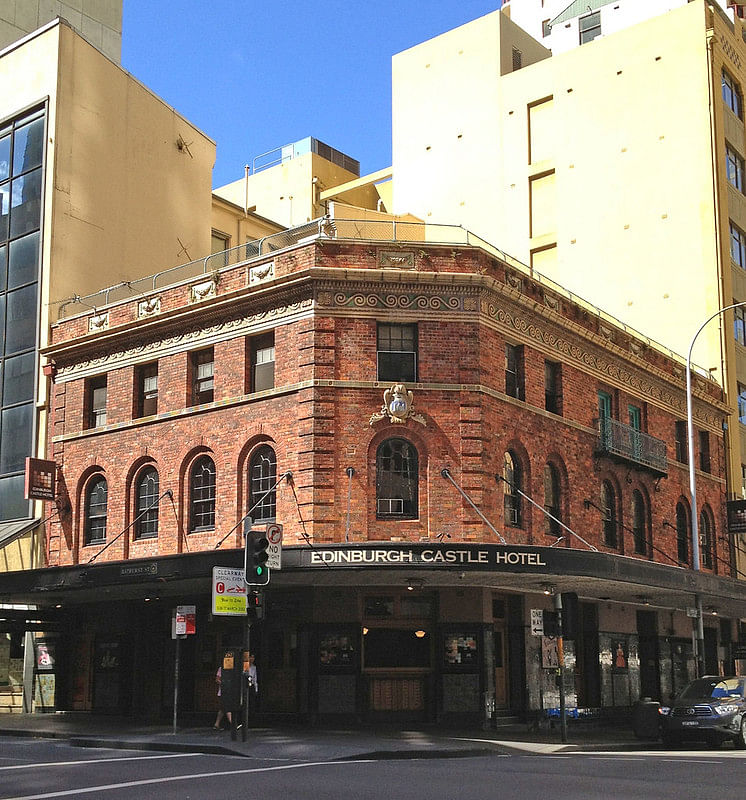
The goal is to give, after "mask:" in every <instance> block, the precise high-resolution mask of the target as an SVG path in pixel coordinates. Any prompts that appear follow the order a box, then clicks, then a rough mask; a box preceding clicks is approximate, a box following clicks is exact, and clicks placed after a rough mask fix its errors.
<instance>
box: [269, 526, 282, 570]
mask: <svg viewBox="0 0 746 800" xmlns="http://www.w3.org/2000/svg"><path fill="white" fill-rule="evenodd" d="M267 541H268V542H269V545H268V546H267V553H268V554H269V558H268V559H267V566H268V567H269V568H270V569H282V566H281V564H282V525H279V524H276V523H272V524H271V525H267Z"/></svg>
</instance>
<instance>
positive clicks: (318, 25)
mask: <svg viewBox="0 0 746 800" xmlns="http://www.w3.org/2000/svg"><path fill="white" fill-rule="evenodd" d="M499 6H500V0H459V2H452V0H411V1H409V0H403V2H398V3H395V2H391V0H379V2H355V0H347V2H345V1H344V0H323V2H319V3H303V2H300V0H274V2H273V0H263V2H262V0H257V1H255V0H181V2H179V3H173V2H166V0H124V18H123V22H122V28H123V33H122V66H124V68H125V69H127V70H128V71H129V72H131V73H132V74H133V75H134V76H135V77H136V78H138V80H140V81H142V82H143V83H144V84H145V85H146V86H148V87H149V88H150V89H152V90H153V91H154V92H155V93H156V94H158V95H160V96H161V97H162V98H163V99H164V100H165V101H166V102H167V103H169V104H170V105H172V106H173V107H174V108H176V109H177V110H178V111H179V112H180V113H181V114H183V115H184V116H185V117H186V118H187V119H188V120H190V121H191V122H192V123H194V124H195V125H196V126H197V127H198V128H200V129H201V130H202V131H204V132H205V133H206V134H207V135H208V136H210V137H211V138H212V139H214V140H215V141H216V142H217V161H216V164H215V170H214V173H213V185H214V186H221V185H223V184H225V183H228V182H229V181H232V180H237V179H238V178H241V177H242V176H243V167H244V164H246V163H249V164H250V163H251V161H252V159H253V158H254V156H257V155H259V154H261V153H263V152H266V151H267V150H271V149H273V148H275V147H280V146H281V145H283V144H288V143H289V142H294V141H297V140H298V139H303V138H304V137H306V136H315V137H316V138H317V139H321V140H322V141H324V142H326V143H327V144H329V145H331V146H332V147H336V148H337V149H339V150H342V151H344V152H345V153H347V154H348V155H350V156H352V157H353V158H357V159H358V160H359V161H360V162H361V165H360V168H361V173H362V174H365V173H367V172H372V171H373V170H377V169H381V168H383V167H387V166H389V165H390V163H391V56H392V55H393V54H394V53H397V52H399V51H400V50H405V49H407V48H408V47H412V46H413V45H415V44H417V43H418V42H422V41H424V40H425V39H429V38H431V37H433V36H436V35H438V34H440V33H443V32H444V31H447V30H450V29H451V28H455V27H456V26H458V25H461V24H463V23H465V22H468V21H469V20H472V19H475V18H476V17H479V16H482V15H483V14H487V13H489V12H490V11H494V10H495V9H496V8H499Z"/></svg>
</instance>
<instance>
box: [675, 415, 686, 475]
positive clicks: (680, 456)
mask: <svg viewBox="0 0 746 800" xmlns="http://www.w3.org/2000/svg"><path fill="white" fill-rule="evenodd" d="M674 445H675V448H676V460H677V461H678V462H679V463H680V464H686V462H687V449H686V422H682V421H681V420H679V421H678V422H677V423H676V426H675V430H674Z"/></svg>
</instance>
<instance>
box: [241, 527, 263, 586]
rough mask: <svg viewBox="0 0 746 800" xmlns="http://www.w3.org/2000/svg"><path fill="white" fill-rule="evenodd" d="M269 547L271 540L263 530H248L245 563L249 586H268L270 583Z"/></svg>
mask: <svg viewBox="0 0 746 800" xmlns="http://www.w3.org/2000/svg"><path fill="white" fill-rule="evenodd" d="M268 547H269V540H268V539H267V537H266V536H265V535H264V533H263V532H262V531H248V533H247V534H246V563H245V574H246V578H245V580H246V584H247V586H266V585H267V584H268V583H269V567H268V566H267V559H268V558H269V553H268V552H267V548H268Z"/></svg>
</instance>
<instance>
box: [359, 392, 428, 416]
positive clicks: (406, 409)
mask: <svg viewBox="0 0 746 800" xmlns="http://www.w3.org/2000/svg"><path fill="white" fill-rule="evenodd" d="M386 418H388V419H389V421H391V422H394V423H403V422H406V421H407V420H408V419H412V420H414V421H415V422H419V423H420V424H421V425H427V422H426V421H425V418H424V417H423V416H422V414H418V413H417V412H416V411H415V410H414V395H413V394H412V392H411V391H410V390H409V389H407V387H406V386H405V385H404V384H403V383H395V384H394V385H393V386H392V387H391V388H389V389H386V391H385V392H384V393H383V405H382V406H381V410H380V411H378V412H376V413H375V414H371V416H370V424H371V425H374V424H375V423H376V422H380V421H381V420H382V419H386Z"/></svg>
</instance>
